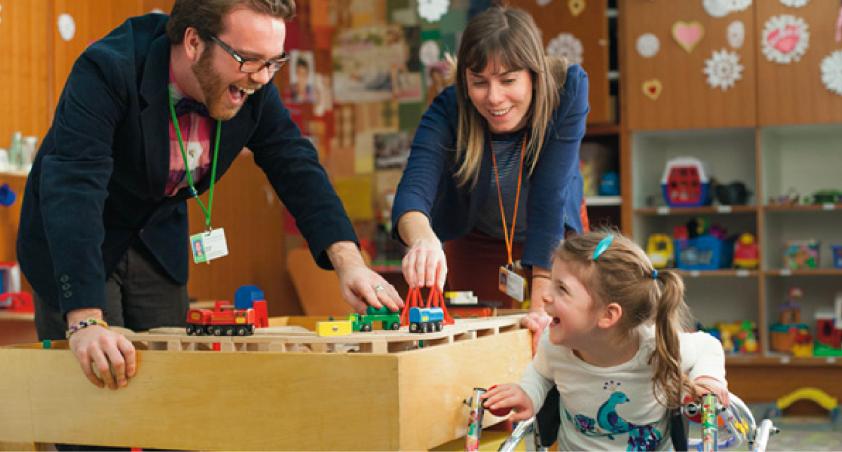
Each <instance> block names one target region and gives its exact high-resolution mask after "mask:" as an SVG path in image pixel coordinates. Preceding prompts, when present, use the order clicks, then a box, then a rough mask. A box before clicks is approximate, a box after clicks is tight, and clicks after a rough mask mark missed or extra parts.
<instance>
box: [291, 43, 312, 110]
mask: <svg viewBox="0 0 842 452" xmlns="http://www.w3.org/2000/svg"><path fill="white" fill-rule="evenodd" d="M314 68H315V66H314V62H313V52H310V51H301V50H292V51H290V64H289V92H288V93H287V96H286V100H287V102H289V103H293V104H312V103H313V100H314V98H315V94H314V92H313V91H314V90H313V85H314V83H315V78H314V76H313V74H314V73H315V70H314Z"/></svg>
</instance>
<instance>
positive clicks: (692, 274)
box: [677, 268, 759, 278]
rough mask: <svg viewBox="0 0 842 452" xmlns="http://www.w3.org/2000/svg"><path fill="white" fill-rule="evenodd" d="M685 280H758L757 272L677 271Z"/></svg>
mask: <svg viewBox="0 0 842 452" xmlns="http://www.w3.org/2000/svg"><path fill="white" fill-rule="evenodd" d="M677 271H678V274H680V275H681V276H682V277H684V278H723V277H724V278H756V277H757V275H758V274H759V272H758V271H757V270H744V269H735V268H723V269H720V270H677Z"/></svg>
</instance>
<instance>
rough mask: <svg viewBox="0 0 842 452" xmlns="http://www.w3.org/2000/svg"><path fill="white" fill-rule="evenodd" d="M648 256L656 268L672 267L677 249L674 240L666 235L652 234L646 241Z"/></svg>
mask: <svg viewBox="0 0 842 452" xmlns="http://www.w3.org/2000/svg"><path fill="white" fill-rule="evenodd" d="M646 255H647V256H649V260H650V261H652V266H653V267H655V268H667V267H672V265H673V258H674V256H675V249H674V247H673V245H672V239H671V238H670V236H668V235H666V234H652V235H650V236H649V240H647V241H646Z"/></svg>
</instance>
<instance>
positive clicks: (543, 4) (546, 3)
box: [535, 0, 553, 6]
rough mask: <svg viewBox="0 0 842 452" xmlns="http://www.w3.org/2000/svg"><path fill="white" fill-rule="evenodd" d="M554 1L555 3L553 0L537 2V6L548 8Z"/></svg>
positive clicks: (538, 0)
mask: <svg viewBox="0 0 842 452" xmlns="http://www.w3.org/2000/svg"><path fill="white" fill-rule="evenodd" d="M552 1H553V0H535V3H537V4H538V6H547V5H549V4H550V3H551V2H552Z"/></svg>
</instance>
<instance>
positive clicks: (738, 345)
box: [712, 320, 758, 353]
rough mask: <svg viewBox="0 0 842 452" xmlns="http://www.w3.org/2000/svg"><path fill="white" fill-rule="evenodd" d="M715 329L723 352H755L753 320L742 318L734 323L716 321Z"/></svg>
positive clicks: (754, 326)
mask: <svg viewBox="0 0 842 452" xmlns="http://www.w3.org/2000/svg"><path fill="white" fill-rule="evenodd" d="M716 330H718V331H719V340H720V342H722V348H723V350H725V353H755V352H757V349H758V344H757V325H756V324H755V323H754V322H752V321H750V320H744V321H742V322H736V323H717V324H716ZM712 334H713V333H712ZM713 335H714V336H716V334H713Z"/></svg>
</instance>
